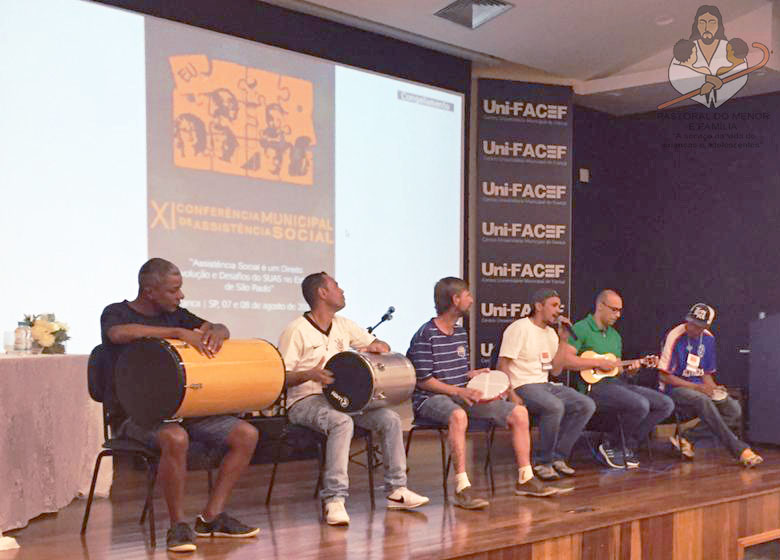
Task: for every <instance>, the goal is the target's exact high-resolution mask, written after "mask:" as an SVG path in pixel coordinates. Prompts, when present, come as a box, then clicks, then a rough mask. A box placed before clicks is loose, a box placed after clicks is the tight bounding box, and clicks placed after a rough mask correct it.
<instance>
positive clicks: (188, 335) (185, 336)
mask: <svg viewBox="0 0 780 560" xmlns="http://www.w3.org/2000/svg"><path fill="white" fill-rule="evenodd" d="M204 336H205V333H204V332H203V331H201V330H200V329H193V330H190V329H181V333H179V337H178V338H179V340H183V341H184V342H186V343H187V344H189V345H190V346H192V347H193V348H195V349H196V350H197V351H198V352H200V353H201V354H203V355H204V356H207V357H209V358H213V357H214V354H215V352H213V351H212V350H210V349H209V347H208V345H207V344H206V343H205V342H203V338H204Z"/></svg>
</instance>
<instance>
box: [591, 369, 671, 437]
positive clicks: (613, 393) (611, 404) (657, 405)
mask: <svg viewBox="0 0 780 560" xmlns="http://www.w3.org/2000/svg"><path fill="white" fill-rule="evenodd" d="M590 397H591V398H592V399H593V400H594V401H595V402H596V407H597V409H598V410H601V409H602V408H606V409H608V410H612V411H615V412H619V413H620V417H621V419H622V421H623V433H624V435H625V436H626V445H627V446H628V448H629V449H636V448H637V446H638V445H639V443H640V442H642V441H644V440H645V438H647V436H648V434H649V433H650V431H651V430H652V429H653V428H655V426H656V424H658V422H660V421H661V420H663V419H664V418H667V417H668V416H669V415H670V414H671V413H672V411H673V410H674V401H673V400H672V399H671V398H669V397H668V396H666V395H664V394H663V393H661V392H659V391H657V390H655V389H651V388H649V387H640V386H638V385H631V384H629V383H626V382H625V381H624V380H622V379H619V378H607V379H602V380H601V381H599V382H598V383H596V384H595V385H592V386H591V388H590ZM607 439H608V441H609V443H610V444H611V445H612V446H615V445H616V444H617V443H618V442H619V441H620V432H619V431H618V426H617V423H616V425H615V428H614V429H613V431H612V432H610V433H609V435H608V436H607Z"/></svg>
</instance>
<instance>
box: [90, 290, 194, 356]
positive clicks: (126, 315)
mask: <svg viewBox="0 0 780 560" xmlns="http://www.w3.org/2000/svg"><path fill="white" fill-rule="evenodd" d="M205 322H206V321H205V320H204V319H201V318H200V317H198V316H197V315H195V314H193V313H190V312H189V311H187V310H186V309H184V308H183V307H177V308H176V311H173V312H172V313H160V314H159V315H143V314H142V313H139V312H138V311H136V310H134V309H133V308H132V307H130V302H129V301H127V300H125V301H123V302H120V303H112V304H111V305H109V306H108V307H106V308H105V309H104V310H103V314H102V315H101V316H100V336H101V338H102V339H103V344H105V345H107V346H108V347H110V348H121V347H122V345H121V344H114V343H113V342H111V341H110V340H109V339H108V331H109V329H110V328H111V327H115V326H117V325H131V324H135V325H148V326H150V327H180V328H183V329H197V328H198V327H200V326H201V325H202V324H203V323H205Z"/></svg>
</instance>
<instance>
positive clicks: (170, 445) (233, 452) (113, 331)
mask: <svg viewBox="0 0 780 560" xmlns="http://www.w3.org/2000/svg"><path fill="white" fill-rule="evenodd" d="M181 287H182V277H181V273H180V272H179V269H178V268H176V266H175V265H174V264H173V263H171V262H168V261H166V260H164V259H159V258H154V259H150V260H149V261H147V262H146V263H145V264H144V265H143V266H142V267H141V270H140V271H139V273H138V296H137V297H136V298H135V299H134V300H133V301H127V300H125V301H122V302H119V303H113V304H111V305H109V306H108V307H106V308H105V309H104V310H103V314H102V315H101V317H100V326H101V333H102V338H103V344H104V345H105V346H106V347H107V348H108V349H109V351H110V352H111V353H112V354H113V355H114V357H115V358H116V356H118V355H119V353H120V352H121V351H122V349H123V348H124V347H125V346H126V345H127V344H129V343H131V342H133V341H135V340H138V339H140V338H143V337H154V338H168V339H178V340H182V341H184V342H186V343H188V344H189V345H191V346H193V347H194V348H196V349H197V350H198V351H199V352H201V353H202V354H204V355H206V356H209V357H213V356H215V355H216V354H217V353H218V352H219V351H220V349H221V347H222V344H223V342H224V341H225V339H227V338H228V337H229V336H230V333H229V331H228V329H227V328H226V327H225V326H224V325H220V324H213V323H209V322H208V321H205V320H203V319H201V318H200V317H197V316H196V315H193V314H192V313H190V312H189V311H187V310H186V309H184V308H182V307H179V303H181V300H182V299H183V298H184V294H183V293H182V291H181ZM112 401H113V399H109V402H112ZM119 433H120V435H124V436H126V437H130V438H133V439H136V440H138V441H140V442H142V443H144V444H145V445H147V446H149V447H153V448H158V449H159V450H160V464H159V467H158V477H159V480H160V486H161V487H162V490H163V495H164V496H165V500H166V502H167V505H168V513H169V515H170V519H171V528H170V529H169V531H168V535H167V546H168V550H171V551H174V552H191V551H194V550H195V548H196V547H195V538H194V537H195V534H197V536H199V537H207V536H215V537H252V536H254V535H256V534H257V533H258V532H259V529H257V528H255V527H248V526H247V525H244V524H243V523H241V522H240V521H238V520H236V519H234V518H232V517H230V516H229V515H227V514H226V513H225V512H224V507H225V504H226V502H227V499H228V497H229V496H230V492H231V490H232V489H233V486H234V485H235V483H236V481H237V480H238V478H239V477H240V476H241V474H242V473H243V472H244V470H245V469H246V467H247V466H248V465H249V460H250V459H251V457H252V454H253V453H254V450H255V447H256V446H257V439H258V434H257V430H256V429H255V428H254V427H252V426H251V425H250V424H248V423H246V422H244V421H243V420H239V419H238V418H236V417H234V416H209V417H206V418H197V419H191V420H184V421H183V422H181V423H180V422H163V423H159V424H158V425H156V426H154V427H152V428H151V429H147V428H143V427H141V426H139V425H137V424H136V423H135V422H133V420H131V419H128V420H127V421H125V422H124V424H122V426H121V427H120V430H119ZM190 440H192V441H202V442H204V443H206V444H207V445H210V446H215V447H222V448H226V449H227V453H226V455H225V456H224V459H223V460H222V464H221V465H220V469H219V473H218V475H217V480H216V483H215V484H214V488H213V490H212V492H211V495H210V496H209V500H208V503H207V504H206V507H205V509H204V510H203V512H202V513H201V514H200V515H199V516H198V517H197V519H196V520H195V532H194V534H193V530H192V528H191V527H190V525H189V524H188V523H187V522H186V521H184V508H183V501H184V481H185V478H186V475H187V448H188V447H189V442H190Z"/></svg>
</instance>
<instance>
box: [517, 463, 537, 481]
mask: <svg viewBox="0 0 780 560" xmlns="http://www.w3.org/2000/svg"><path fill="white" fill-rule="evenodd" d="M533 477H534V470H533V469H532V468H531V465H526V466H524V467H520V468H519V469H517V481H518V482H519V483H520V484H523V483H525V482H528V481H529V480H531V479H532V478H533Z"/></svg>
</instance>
